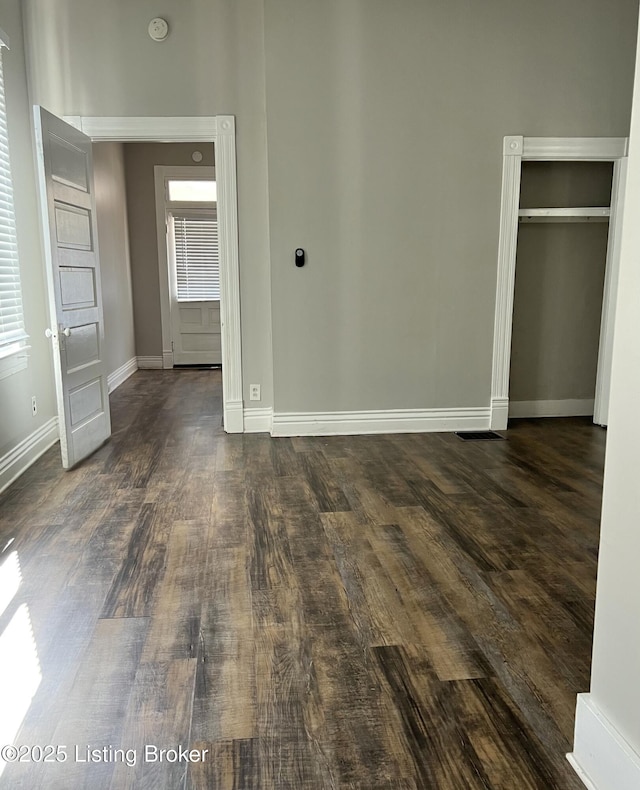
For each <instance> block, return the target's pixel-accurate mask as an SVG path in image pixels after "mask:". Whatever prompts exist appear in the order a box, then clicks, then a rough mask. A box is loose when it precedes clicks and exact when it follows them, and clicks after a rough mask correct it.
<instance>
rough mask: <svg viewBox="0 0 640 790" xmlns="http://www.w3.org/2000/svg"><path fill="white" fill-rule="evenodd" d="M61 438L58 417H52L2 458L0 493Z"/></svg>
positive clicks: (0, 460)
mask: <svg viewBox="0 0 640 790" xmlns="http://www.w3.org/2000/svg"><path fill="white" fill-rule="evenodd" d="M59 438H60V435H59V431H58V418H57V417H52V418H51V419H50V420H48V421H47V422H45V423H44V425H41V426H40V427H39V428H37V429H36V430H35V431H34V432H33V433H31V434H29V436H27V438H26V439H23V440H22V441H21V442H19V443H18V444H17V445H16V446H15V447H14V448H13V449H12V450H10V451H9V452H8V453H7V454H6V455H4V456H3V457H2V458H0V493H2V492H3V491H4V490H5V488H8V487H9V486H10V485H11V483H13V481H14V480H16V479H17V478H18V477H20V475H21V474H23V472H26V471H27V469H28V468H29V467H30V466H31V465H32V464H34V463H35V462H36V461H37V460H38V458H40V456H41V455H43V453H46V451H47V450H48V449H49V448H50V447H53V445H54V444H55V443H56V442H57V441H58V439H59Z"/></svg>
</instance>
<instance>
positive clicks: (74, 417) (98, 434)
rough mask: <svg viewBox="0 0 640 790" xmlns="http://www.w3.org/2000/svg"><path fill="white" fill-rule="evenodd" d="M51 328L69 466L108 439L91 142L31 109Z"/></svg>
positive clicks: (48, 115) (64, 455) (65, 463)
mask: <svg viewBox="0 0 640 790" xmlns="http://www.w3.org/2000/svg"><path fill="white" fill-rule="evenodd" d="M34 114H35V130H36V146H37V157H36V158H37V168H38V181H39V188H40V189H39V194H40V206H41V216H42V230H43V241H44V251H45V259H46V270H47V285H48V298H49V317H50V328H49V329H48V330H47V334H48V335H49V336H50V337H51V340H52V343H53V360H54V371H55V381H56V395H57V403H58V418H59V427H60V449H61V454H62V465H63V466H64V467H65V469H69V468H71V467H72V466H75V464H77V463H78V462H79V461H81V460H82V459H83V458H86V457H87V456H88V455H90V454H91V453H92V452H94V451H95V450H96V449H97V448H98V447H100V446H101V445H102V444H103V443H104V442H105V441H106V440H107V439H108V438H109V436H110V435H111V420H110V414H109V397H108V390H107V372H106V366H105V361H104V324H103V313H102V295H101V284H100V263H99V255H98V235H97V227H96V216H95V197H94V194H93V169H92V157H91V140H90V138H89V137H87V136H86V135H84V134H82V133H81V132H79V131H78V130H77V129H74V128H73V127H72V126H69V125H68V124H66V123H64V121H62V120H60V118H57V117H56V116H55V115H52V114H51V113H49V112H47V111H46V110H44V109H43V108H42V107H35V108H34Z"/></svg>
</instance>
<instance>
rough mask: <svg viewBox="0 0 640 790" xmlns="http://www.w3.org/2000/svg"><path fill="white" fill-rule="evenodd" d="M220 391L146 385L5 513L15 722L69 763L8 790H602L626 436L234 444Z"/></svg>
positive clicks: (199, 379) (550, 425) (186, 382)
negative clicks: (577, 732) (607, 534)
mask: <svg viewBox="0 0 640 790" xmlns="http://www.w3.org/2000/svg"><path fill="white" fill-rule="evenodd" d="M220 388H221V383H220V373H219V372H217V371H180V372H176V371H141V372H138V373H137V374H136V375H135V376H133V377H132V378H131V379H129V380H128V381H127V382H126V383H125V384H123V385H122V386H121V387H120V388H119V389H118V390H117V392H116V393H114V395H113V396H112V417H113V427H114V435H113V438H112V440H111V441H110V442H109V443H108V444H107V445H105V446H104V447H103V448H102V449H101V450H99V451H98V452H97V453H96V454H95V455H94V456H93V457H92V458H90V459H88V460H87V461H85V462H84V463H83V464H81V465H80V466H79V467H78V468H77V469H75V470H73V471H71V472H68V473H65V472H63V471H62V470H61V468H60V463H59V457H58V448H57V446H56V447H54V448H53V449H52V450H50V451H49V452H48V453H46V455H45V456H43V458H42V459H40V460H39V461H38V462H37V463H36V464H35V465H34V466H33V467H32V468H31V469H30V470H29V471H28V472H27V473H26V474H25V475H24V476H23V477H21V478H20V479H19V480H18V481H17V482H16V483H15V484H14V485H13V486H12V487H11V488H10V489H9V490H7V491H6V492H5V493H4V494H3V495H2V496H0V552H2V553H1V554H0V563H2V567H1V568H0V580H1V581H3V582H4V586H3V584H2V583H1V581H0V590H4V591H5V593H6V594H5V596H4V602H3V600H2V597H1V596H0V663H1V662H2V661H4V662H5V666H4V668H3V670H2V672H0V687H1V688H2V689H3V693H4V695H5V696H4V700H3V702H2V708H0V726H4V727H5V737H8V738H9V740H10V742H12V743H14V744H16V745H21V744H22V745H26V746H31V745H38V746H41V747H43V748H44V747H46V746H47V745H51V746H53V747H61V748H62V747H64V749H62V751H60V750H59V751H58V753H57V754H55V753H53V752H52V751H51V750H49V752H48V754H49V758H52V759H53V761H52V762H42V761H40V756H42V757H45V756H46V755H47V752H46V751H45V752H44V753H43V755H40V753H39V752H38V750H35V751H34V752H32V753H31V754H27V755H26V757H27V759H30V758H31V757H33V758H34V760H33V761H32V762H16V763H11V764H8V765H7V766H6V768H5V770H4V772H3V774H2V776H1V777H0V788H3V789H4V788H11V790H13V789H14V788H15V789H18V788H25V789H28V790H37V789H38V788H43V789H44V788H46V790H57V789H58V788H60V790H70V789H75V788H87V790H100V789H101V788H115V789H117V790H121V789H124V788H136V790H144V789H145V788H149V789H151V788H153V790H160V789H161V788H170V789H171V790H176V789H177V788H201V789H202V790H204V789H205V788H207V789H208V788H214V789H218V788H220V789H222V788H224V790H255V789H256V788H261V789H262V790H285V788H286V789H289V790H312V789H313V790H316V789H318V790H320V789H321V788H332V789H337V788H345V789H346V788H348V789H349V790H383V788H385V789H389V790H390V789H391V788H396V789H397V790H409V789H411V790H465V789H467V788H468V789H469V790H476V788H477V789H480V788H491V789H495V790H498V789H499V790H529V789H530V788H537V789H538V790H553V789H554V788H557V789H558V790H579V789H580V788H582V785H581V784H580V782H579V781H578V779H577V778H576V777H575V775H574V774H573V773H572V771H571V769H570V767H569V765H568V763H567V762H566V760H565V752H567V751H570V749H571V742H572V729H573V717H574V709H575V695H576V693H577V692H580V691H586V690H588V687H589V668H590V653H591V635H592V622H593V607H594V589H595V575H596V559H597V543H598V524H599V509H600V494H601V481H602V466H603V455H604V443H605V432H604V431H602V430H601V429H599V428H595V427H594V426H593V425H591V424H590V423H589V421H588V420H583V419H575V420H536V421H533V420H532V421H519V422H516V423H515V424H514V425H513V427H512V428H511V429H510V431H509V434H508V441H506V442H483V443H479V442H462V441H460V440H459V439H458V438H457V437H456V436H454V435H453V434H421V435H395V436H361V437H333V438H299V439H271V438H270V437H268V436H267V435H246V436H241V435H231V436H227V435H225V434H224V433H223V431H222V429H221V418H220ZM16 563H19V570H20V586H19V587H18V589H17V592H15V594H14V595H13V597H11V594H12V592H13V588H11V586H10V582H11V578H13V577H12V574H11V571H12V569H13V571H14V573H15V571H16V569H17V565H16ZM7 591H8V592H7ZM7 598H9V599H10V600H9V603H8V604H7V605H6V606H5V604H6V603H7V602H6V599H7ZM29 626H30V628H31V633H30V632H29ZM11 662H13V664H11ZM36 662H37V663H36ZM38 668H39V673H38V674H35V676H34V671H37V670H38ZM34 690H35V694H34V695H33V699H32V700H30V697H31V695H32V694H33V692H34ZM14 709H15V710H14ZM25 710H26V715H25V716H24V720H23V722H22V725H21V728H20V730H19V731H18V732H17V734H16V735H15V737H14V736H13V733H15V732H16V728H17V726H18V724H19V720H20V719H21V718H22V713H23V712H24V711H25ZM12 717H13V719H12ZM7 727H13V730H12V731H11V732H8V731H7ZM145 745H148V746H149V747H156V748H157V749H161V748H162V749H172V748H177V747H179V746H180V745H182V746H183V747H188V748H190V749H198V750H206V754H205V755H204V760H203V761H202V762H195V761H193V762H190V763H189V764H187V762H186V761H184V760H182V761H173V762H171V761H170V758H172V757H174V755H173V754H172V753H168V754H167V755H165V756H164V757H165V759H163V760H162V761H160V760H158V759H156V760H147V761H145ZM76 749H77V750H78V751H77V753H76ZM88 749H89V750H94V751H93V752H88V751H87V750H88ZM116 750H121V751H120V752H118V751H116ZM123 750H131V751H129V752H127V753H126V754H125V753H124V751H123ZM63 752H66V754H67V759H66V761H64V762H56V760H57V759H59V760H62V753H63ZM9 756H10V757H12V756H13V755H12V754H9ZM146 756H147V757H151V758H153V757H154V756H156V757H157V756H158V753H157V752H154V751H153V749H151V750H150V751H149V752H148V753H147V755H146ZM127 757H128V762H129V763H133V762H135V764H127V761H126V759H127ZM193 757H195V755H193ZM94 758H96V759H94Z"/></svg>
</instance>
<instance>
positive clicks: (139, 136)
mask: <svg viewBox="0 0 640 790" xmlns="http://www.w3.org/2000/svg"><path fill="white" fill-rule="evenodd" d="M65 120H66V121H67V123H70V124H71V125H72V126H75V127H76V128H77V129H80V130H81V131H82V132H84V133H85V134H86V135H88V136H89V137H90V138H91V139H92V140H93V141H94V142H105V141H112V142H143V141H144V142H162V143H169V142H210V143H213V144H214V154H215V172H216V184H217V188H218V201H217V203H218V240H219V245H220V325H221V326H220V334H221V338H220V339H221V345H222V370H223V376H222V409H223V415H224V429H225V431H226V432H227V433H242V432H243V431H244V409H243V403H242V349H241V338H240V263H239V255H238V187H237V178H236V125H235V118H234V116H233V115H217V116H209V117H204V116H203V117H199V116H195V117H180V118H178V117H94V116H92V117H89V116H70V117H67V118H65ZM152 359H153V360H155V359H156V358H155V357H138V366H139V367H140V368H142V367H156V365H155V364H153V365H152V364H144V362H149V361H150V360H152ZM159 359H160V364H159V365H157V367H159V368H163V367H171V366H172V365H173V355H171V358H170V357H169V351H168V349H167V346H166V344H163V355H162V357H159ZM170 362H171V364H169V363H170Z"/></svg>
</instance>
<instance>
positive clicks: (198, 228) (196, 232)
mask: <svg viewBox="0 0 640 790" xmlns="http://www.w3.org/2000/svg"><path fill="white" fill-rule="evenodd" d="M173 235H174V245H175V250H174V253H175V261H176V275H177V281H178V301H179V302H204V301H209V300H218V299H220V256H219V252H218V220H217V219H216V218H215V217H212V216H203V215H200V216H198V215H187V214H185V215H175V214H174V215H173Z"/></svg>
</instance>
